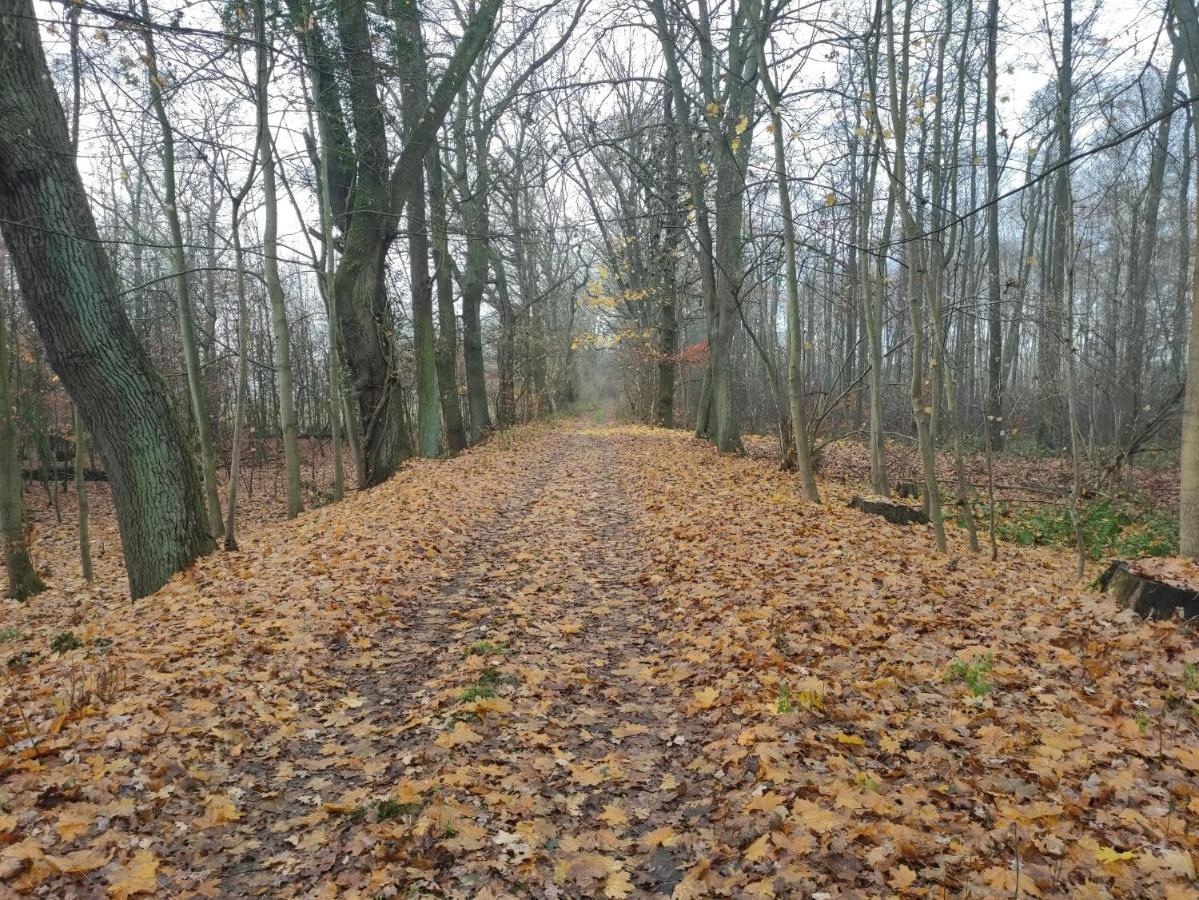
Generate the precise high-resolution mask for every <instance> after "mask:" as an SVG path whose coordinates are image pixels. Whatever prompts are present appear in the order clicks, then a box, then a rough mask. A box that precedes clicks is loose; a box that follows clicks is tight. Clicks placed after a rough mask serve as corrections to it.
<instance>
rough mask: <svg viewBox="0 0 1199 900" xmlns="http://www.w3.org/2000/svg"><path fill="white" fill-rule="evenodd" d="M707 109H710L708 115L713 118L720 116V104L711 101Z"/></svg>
mask: <svg viewBox="0 0 1199 900" xmlns="http://www.w3.org/2000/svg"><path fill="white" fill-rule="evenodd" d="M707 109H708V115H710V116H712V117H713V118H715V117H716V116H718V115H720V104H719V103H717V102H716V101H715V100H713V101H711V102H710V103H709V104H708V107H707Z"/></svg>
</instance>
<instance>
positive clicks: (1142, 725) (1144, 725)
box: [1132, 712, 1153, 734]
mask: <svg viewBox="0 0 1199 900" xmlns="http://www.w3.org/2000/svg"><path fill="white" fill-rule="evenodd" d="M1132 720H1133V721H1134V722H1136V723H1137V728H1138V729H1139V730H1140V732H1141V734H1148V733H1149V726H1150V725H1152V724H1153V720H1152V719H1150V718H1149V717H1148V716H1147V715H1145V714H1144V713H1143V712H1138V713H1137V714H1136V715H1134V716H1133V717H1132Z"/></svg>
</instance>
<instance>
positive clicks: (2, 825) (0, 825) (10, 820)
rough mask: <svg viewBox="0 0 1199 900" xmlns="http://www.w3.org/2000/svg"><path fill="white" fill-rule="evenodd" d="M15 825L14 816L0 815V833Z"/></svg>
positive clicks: (9, 829)
mask: <svg viewBox="0 0 1199 900" xmlns="http://www.w3.org/2000/svg"><path fill="white" fill-rule="evenodd" d="M16 827H17V817H16V816H0V834H8V833H9V832H10V831H12V830H13V829H14V828H16Z"/></svg>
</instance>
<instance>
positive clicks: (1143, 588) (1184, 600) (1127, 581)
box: [1097, 559, 1199, 619]
mask: <svg viewBox="0 0 1199 900" xmlns="http://www.w3.org/2000/svg"><path fill="white" fill-rule="evenodd" d="M1097 584H1098V586H1099V588H1100V589H1101V590H1103V591H1105V592H1106V593H1108V594H1111V595H1112V596H1113V597H1114V598H1115V599H1116V603H1118V604H1119V605H1120V606H1122V607H1125V608H1131V609H1132V610H1133V611H1134V612H1136V613H1137V614H1138V615H1141V616H1144V617H1145V618H1147V619H1171V618H1173V617H1174V616H1176V615H1181V616H1182V618H1184V619H1193V618H1195V617H1196V616H1199V590H1196V589H1195V588H1190V587H1182V586H1177V585H1173V584H1167V583H1166V582H1165V581H1162V580H1160V579H1158V578H1155V577H1152V576H1151V575H1149V574H1142V573H1140V572H1137V571H1134V569H1133V567H1132V566H1131V565H1129V563H1127V562H1125V561H1124V560H1119V559H1117V560H1113V562H1112V564H1111V565H1110V566H1108V567H1107V570H1106V571H1105V572H1104V573H1103V574H1102V575H1100V576H1099V580H1098V581H1097Z"/></svg>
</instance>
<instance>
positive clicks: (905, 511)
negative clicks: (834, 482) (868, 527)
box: [849, 497, 928, 525]
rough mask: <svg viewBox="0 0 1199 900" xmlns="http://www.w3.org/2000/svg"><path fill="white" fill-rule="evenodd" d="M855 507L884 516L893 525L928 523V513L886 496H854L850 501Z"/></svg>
mask: <svg viewBox="0 0 1199 900" xmlns="http://www.w3.org/2000/svg"><path fill="white" fill-rule="evenodd" d="M849 505H850V506H851V507H852V508H853V509H859V510H861V511H862V512H864V513H870V514H872V515H875V516H882V517H883V518H884V519H886V520H887V521H888V522H890V523H891V524H893V525H927V524H928V513H926V512H925V511H924V510H922V509H918V508H917V507H915V506H908V505H907V504H906V503H896V502H895V501H894V500H888V499H887V498H886V497H854V498H853V499H852V500H850V501H849Z"/></svg>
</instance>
